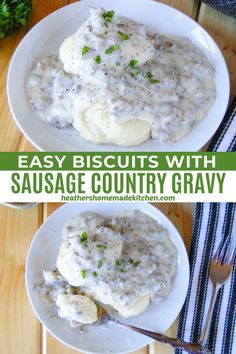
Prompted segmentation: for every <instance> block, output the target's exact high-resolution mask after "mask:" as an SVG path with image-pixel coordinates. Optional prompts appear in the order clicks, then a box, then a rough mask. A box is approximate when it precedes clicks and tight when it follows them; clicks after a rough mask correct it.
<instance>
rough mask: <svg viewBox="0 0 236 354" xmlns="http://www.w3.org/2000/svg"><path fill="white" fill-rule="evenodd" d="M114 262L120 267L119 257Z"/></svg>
mask: <svg viewBox="0 0 236 354" xmlns="http://www.w3.org/2000/svg"><path fill="white" fill-rule="evenodd" d="M115 264H116V266H117V267H120V266H121V261H120V260H119V259H116V262H115Z"/></svg>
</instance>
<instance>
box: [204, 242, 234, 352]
mask: <svg viewBox="0 0 236 354" xmlns="http://www.w3.org/2000/svg"><path fill="white" fill-rule="evenodd" d="M232 243H233V240H230V239H229V237H226V240H225V241H224V239H223V238H222V239H221V241H220V243H219V245H218V247H217V249H216V251H215V253H214V255H213V258H212V261H211V264H210V271H209V276H210V279H211V282H212V285H213V290H212V295H211V300H210V305H209V309H208V312H207V316H206V320H205V324H204V326H203V329H202V333H201V336H200V339H199V343H200V344H201V345H202V346H203V347H207V343H208V334H209V328H210V323H211V319H212V314H213V310H214V307H215V303H216V299H217V296H218V294H219V290H220V289H221V288H222V286H223V285H224V284H225V283H226V282H227V281H228V279H229V277H230V275H231V272H232V269H233V265H234V261H235V258H236V244H235V245H234V247H232ZM234 243H235V241H234Z"/></svg>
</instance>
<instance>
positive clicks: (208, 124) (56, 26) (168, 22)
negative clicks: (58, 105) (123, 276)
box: [7, 0, 229, 151]
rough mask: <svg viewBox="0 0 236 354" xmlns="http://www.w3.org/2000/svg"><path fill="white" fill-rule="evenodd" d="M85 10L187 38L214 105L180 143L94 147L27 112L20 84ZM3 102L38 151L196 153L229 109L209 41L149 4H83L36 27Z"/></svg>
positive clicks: (173, 13) (90, 0) (97, 0)
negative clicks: (207, 76) (212, 87)
mask: <svg viewBox="0 0 236 354" xmlns="http://www.w3.org/2000/svg"><path fill="white" fill-rule="evenodd" d="M90 6H95V7H99V6H102V7H104V8H105V9H106V10H107V9H114V10H115V12H116V13H117V14H118V15H123V16H127V17H130V18H132V19H134V20H136V21H138V22H141V23H144V24H145V26H146V27H147V29H148V30H149V31H151V32H159V33H162V34H175V35H179V36H186V37H188V38H189V39H190V40H191V41H192V42H193V43H194V44H196V45H197V46H198V47H200V48H201V50H202V51H203V52H204V53H205V55H206V56H207V57H208V59H209V61H210V62H211V63H212V65H213V67H214V68H215V83H216V88H217V97H216V101H215V103H214V104H213V106H212V108H211V110H210V111H209V113H208V114H207V116H206V117H205V118H204V119H203V120H202V121H201V122H199V123H198V124H197V125H196V126H195V127H194V129H193V130H192V131H191V132H190V133H189V134H188V135H187V136H186V137H184V138H183V139H181V140H180V141H179V142H176V143H174V144H171V145H170V144H163V145H160V144H157V143H155V142H153V141H152V140H151V139H149V141H147V142H146V143H144V144H141V145H138V146H136V147H130V148H122V147H118V146H115V145H105V144H104V145H94V144H92V143H89V142H87V141H85V140H83V139H82V138H81V137H80V136H79V133H78V132H77V131H75V130H74V129H73V128H70V129H64V130H63V129H62V130H58V129H56V128H52V127H49V126H48V125H47V124H46V123H44V122H42V121H41V119H40V118H38V117H37V116H36V115H35V113H34V112H32V111H31V109H30V108H29V106H28V102H27V98H26V92H25V89H24V84H25V78H26V76H27V74H28V73H29V71H30V70H31V68H32V67H33V66H34V65H35V64H36V62H37V61H38V60H40V59H42V58H43V57H45V56H47V55H50V54H57V53H58V49H59V47H60V44H61V43H62V42H63V40H64V39H65V38H66V37H68V36H69V35H71V34H72V33H74V32H75V31H76V30H77V29H78V27H79V26H80V25H81V23H82V22H83V21H84V20H85V19H86V18H87V17H88V16H89V10H88V8H89V7H90ZM7 86H8V100H9V105H10V108H11V112H12V114H13V117H14V118H15V121H16V123H17V125H18V127H19V128H20V129H21V130H22V132H23V134H25V136H26V137H27V138H28V140H29V141H30V142H31V143H32V144H33V145H34V146H35V147H37V148H38V149H39V150H43V151H116V150H118V151H197V150H199V149H200V148H201V147H202V146H203V145H204V144H205V143H207V141H208V140H209V139H210V138H211V137H212V135H213V134H214V132H215V131H216V129H217V127H218V126H219V124H220V122H221V120H222V118H223V116H224V114H225V111H226V108H227V104H228V97H229V77H228V71H227V67H226V65H225V61H224V59H223V56H222V54H221V52H220V50H219V48H218V47H217V45H216V43H215V42H214V41H213V39H212V38H211V37H210V36H209V35H208V33H207V32H206V31H205V30H204V29H203V28H202V27H201V26H200V25H199V24H198V23H197V22H195V21H193V20H192V19H191V18H189V17H188V16H186V15H185V14H183V13H181V12H179V11H177V10H175V9H173V8H171V7H169V6H166V5H163V4H160V3H158V2H156V1H150V0H139V1H137V0H119V1H116V0H83V1H79V2H77V3H74V4H71V5H69V6H65V7H63V8H61V9H60V10H58V11H56V12H54V13H53V14H51V15H49V16H48V17H46V18H44V19H43V20H42V21H41V22H39V23H38V24H37V25H36V26H35V27H34V28H33V29H32V30H31V31H30V32H29V33H28V34H27V35H26V36H25V38H24V39H23V40H22V42H21V43H20V45H19V46H18V48H17V49H16V51H15V54H14V56H13V58H12V61H11V64H10V68H9V73H8V84H7Z"/></svg>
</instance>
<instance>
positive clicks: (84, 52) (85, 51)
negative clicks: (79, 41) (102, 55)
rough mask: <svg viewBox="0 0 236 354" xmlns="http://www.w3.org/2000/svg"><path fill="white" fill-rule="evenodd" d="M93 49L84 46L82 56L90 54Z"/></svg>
mask: <svg viewBox="0 0 236 354" xmlns="http://www.w3.org/2000/svg"><path fill="white" fill-rule="evenodd" d="M90 50H91V48H89V47H87V46H86V45H85V46H83V48H82V51H81V54H82V56H84V55H85V54H87V53H88V52H90Z"/></svg>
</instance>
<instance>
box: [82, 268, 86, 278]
mask: <svg viewBox="0 0 236 354" xmlns="http://www.w3.org/2000/svg"><path fill="white" fill-rule="evenodd" d="M86 274H87V270H85V269H83V270H81V276H82V278H83V279H85V277H86Z"/></svg>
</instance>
